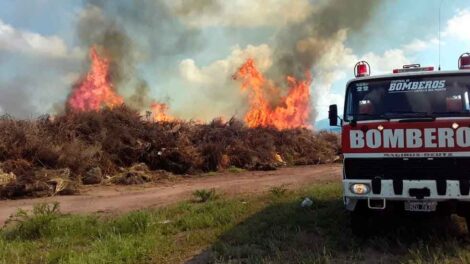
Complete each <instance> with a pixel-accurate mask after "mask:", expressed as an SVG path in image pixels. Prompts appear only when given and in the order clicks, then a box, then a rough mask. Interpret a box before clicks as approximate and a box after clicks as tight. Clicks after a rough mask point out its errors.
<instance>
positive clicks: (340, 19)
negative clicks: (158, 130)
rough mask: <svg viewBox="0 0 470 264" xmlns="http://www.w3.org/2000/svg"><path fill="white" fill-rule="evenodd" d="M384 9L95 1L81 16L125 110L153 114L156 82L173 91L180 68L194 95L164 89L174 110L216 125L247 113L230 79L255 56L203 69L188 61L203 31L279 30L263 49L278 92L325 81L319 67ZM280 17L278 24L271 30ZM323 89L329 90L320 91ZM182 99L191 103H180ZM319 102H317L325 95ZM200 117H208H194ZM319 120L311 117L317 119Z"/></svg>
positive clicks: (84, 37) (81, 31)
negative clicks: (215, 120) (293, 82)
mask: <svg viewBox="0 0 470 264" xmlns="http://www.w3.org/2000/svg"><path fill="white" fill-rule="evenodd" d="M379 2H380V1H374V0H357V1H343V0H331V1H326V0H318V1H315V4H312V3H311V2H308V1H305V0H299V1H296V2H295V3H296V4H290V3H291V2H290V1H285V2H283V1H271V0H266V1H264V2H263V3H265V4H264V5H263V4H256V5H252V6H251V5H250V4H249V3H250V2H249V1H247V2H245V1H234V2H227V1H221V0H187V1H186V0H185V1H183V0H174V1H170V0H141V1H104V0H88V1H87V6H86V8H85V9H84V10H83V11H82V13H81V14H80V17H79V23H78V27H77V32H78V38H79V40H80V42H81V44H82V45H83V46H91V45H97V46H98V47H101V48H103V49H102V50H101V52H104V54H103V55H105V56H106V57H107V58H109V60H110V62H111V65H110V70H111V76H110V77H111V78H112V81H113V84H114V85H115V87H116V89H117V90H118V92H119V94H121V95H123V96H124V97H125V98H126V103H127V104H128V105H130V106H132V107H134V108H136V109H146V108H147V107H148V106H149V104H150V103H151V102H152V99H151V97H152V94H154V93H153V92H154V91H155V90H153V89H155V88H156V86H155V84H156V83H155V82H157V84H158V83H160V82H159V81H160V80H161V81H165V80H166V81H167V83H169V82H168V80H171V79H172V78H175V77H177V76H176V75H175V74H177V70H178V69H177V68H175V67H177V66H178V65H177V64H175V62H176V61H178V60H179V61H181V63H180V64H179V67H180V68H179V73H180V74H181V76H180V77H183V79H182V82H183V84H187V87H166V88H165V87H164V89H168V90H169V89H173V91H176V90H178V89H180V90H179V92H173V93H174V94H173V96H176V98H172V99H173V100H172V101H174V102H175V104H174V105H173V104H172V105H170V108H171V109H173V110H174V112H175V113H177V114H178V115H179V116H180V117H187V116H190V117H195V118H204V119H209V118H211V117H215V116H217V115H233V114H239V113H241V112H244V111H246V107H247V106H246V104H247V102H246V97H245V95H243V94H241V93H240V92H239V90H238V88H237V87H236V83H234V82H233V81H232V80H231V78H230V76H231V75H232V74H233V73H234V72H235V71H236V69H237V67H239V66H240V65H242V64H243V62H244V61H242V60H243V59H242V58H244V57H246V56H245V54H251V53H252V52H250V51H249V50H250V49H252V48H247V50H246V51H243V52H238V53H237V52H236V49H235V51H234V53H233V54H231V55H229V57H228V58H226V59H223V60H219V61H216V62H214V63H213V64H209V65H206V66H196V63H195V61H193V60H191V59H186V60H183V58H188V56H194V54H196V53H197V51H198V50H199V49H202V48H203V44H204V41H203V39H202V36H201V34H200V30H201V28H202V27H204V26H207V25H209V26H214V25H219V26H224V27H225V30H226V32H229V31H230V30H232V29H233V27H241V28H244V27H260V26H261V27H263V26H264V27H266V26H272V27H273V28H274V30H273V28H271V29H267V28H265V29H263V30H273V33H274V38H273V39H271V43H269V46H266V47H265V48H263V49H262V50H269V52H265V53H263V56H264V57H265V54H268V53H269V58H265V59H264V60H269V61H270V63H269V65H270V66H269V67H266V68H265V71H266V75H267V76H268V77H269V78H270V79H272V80H274V82H275V83H276V85H277V86H280V87H285V86H286V76H293V77H296V78H297V79H304V78H305V72H306V71H310V70H311V69H312V68H314V71H313V73H314V79H315V77H316V76H315V74H316V73H317V72H318V73H319V74H323V75H324V74H325V71H322V70H319V71H315V67H317V66H318V67H322V65H323V64H325V63H324V60H325V56H328V58H329V59H331V58H334V56H332V54H331V52H330V50H331V49H332V47H336V46H338V42H341V43H343V42H344V41H345V39H346V35H352V34H360V33H361V32H362V30H363V28H364V26H365V25H366V23H367V22H368V21H369V20H370V18H371V16H372V14H373V13H374V11H375V10H376V8H377V7H378V5H379ZM288 8H291V9H292V8H293V10H295V12H288V11H284V10H290V9H288ZM253 12H255V13H257V14H258V13H259V15H256V14H254V13H253ZM291 13H295V14H298V15H297V16H292V15H290V14H291ZM246 14H248V15H246ZM276 17H279V19H278V20H279V21H278V22H275V23H274V22H273V23H272V24H271V25H270V24H269V23H270V21H273V20H276V19H273V18H276ZM259 47H264V46H259ZM240 54H243V56H242V55H240ZM237 56H238V57H237ZM263 56H261V57H263ZM252 57H253V56H252ZM245 59H246V58H245ZM338 63H339V62H338ZM142 65H144V66H145V68H147V69H148V68H151V69H152V70H153V72H154V74H155V75H156V76H157V77H155V78H151V79H149V78H147V79H146V78H145V77H148V75H145V72H146V71H145V70H142V68H141V66H142ZM317 77H318V76H317ZM162 78H164V79H162ZM323 79H325V78H323ZM323 79H322V80H323ZM326 79H328V80H329V79H333V78H329V77H328V78H326ZM326 79H325V80H326ZM328 80H326V81H325V82H327V81H328ZM170 83H171V82H170ZM314 83H315V82H314ZM190 86H193V87H190ZM323 87H326V85H325V86H322V88H319V89H324V88H323ZM191 88H195V89H193V90H191ZM313 89H315V87H314V88H313ZM183 90H184V91H183ZM325 92H328V91H325ZM177 93H182V94H184V96H178V95H175V94H177ZM313 94H314V95H317V94H318V91H316V92H315V91H314V92H313ZM187 95H190V96H187ZM272 97H273V100H272V101H273V104H275V103H276V102H277V101H279V100H278V99H279V98H276V96H272ZM175 99H176V100H175ZM314 100H315V99H314ZM208 105H211V106H212V107H210V108H208V107H207V106H208ZM195 113H198V114H200V115H201V116H194V114H195ZM315 115H316V114H315V110H312V115H311V116H312V119H313V118H315Z"/></svg>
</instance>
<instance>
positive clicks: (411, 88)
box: [344, 75, 470, 121]
mask: <svg viewBox="0 0 470 264" xmlns="http://www.w3.org/2000/svg"><path fill="white" fill-rule="evenodd" d="M469 89H470V76H467V75H465V76H463V75H458V76H432V77H431V76H406V77H403V78H390V79H378V80H368V81H362V82H361V81H356V82H352V83H351V84H350V85H349V86H348V88H347V95H346V106H345V116H344V117H345V120H346V121H352V120H371V119H384V118H385V119H390V118H409V117H410V118H411V117H413V118H414V117H442V116H450V117H452V116H470V103H469Z"/></svg>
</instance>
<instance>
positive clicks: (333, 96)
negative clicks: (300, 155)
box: [0, 0, 470, 119]
mask: <svg viewBox="0 0 470 264" xmlns="http://www.w3.org/2000/svg"><path fill="white" fill-rule="evenodd" d="M322 1H324V0H298V1H295V2H292V1H288V0H265V2H264V3H268V5H269V7H270V8H266V7H263V6H257V7H254V6H252V5H250V3H252V1H249V0H246V1H244V0H234V1H230V3H229V4H227V3H228V1H221V2H220V3H223V5H227V6H223V7H222V9H221V11H220V14H215V15H214V14H209V15H207V14H206V15H204V16H200V15H198V16H195V15H193V16H191V15H189V16H185V17H182V16H181V15H178V14H177V12H174V13H172V16H174V17H172V18H171V19H172V23H170V24H169V25H170V26H174V27H178V28H179V29H180V31H181V30H182V31H181V32H183V33H182V34H186V33H185V32H187V31H185V29H181V28H189V29H191V30H193V29H194V30H195V31H197V32H198V36H197V38H196V39H195V40H194V43H193V44H192V45H191V43H190V45H189V48H188V47H187V48H186V49H185V50H184V51H181V53H178V52H172V53H171V54H165V55H163V54H154V55H155V56H151V57H149V58H143V59H142V57H145V53H143V54H144V55H141V54H140V55H139V56H140V57H139V58H140V59H141V60H139V62H138V64H137V65H136V67H137V69H138V72H139V75H141V77H142V78H143V79H145V80H146V81H147V82H148V83H149V87H150V89H151V92H150V95H149V96H150V97H152V98H154V99H155V100H159V101H167V102H169V103H170V107H171V111H172V113H173V114H176V115H180V116H182V117H184V118H205V119H209V118H211V117H214V116H217V115H225V116H231V115H241V114H242V113H243V111H245V110H246V109H245V108H244V106H243V102H244V101H243V100H244V98H243V96H240V92H239V90H238V89H237V87H236V86H235V84H233V83H231V82H230V81H231V80H230V78H229V77H230V76H231V74H232V73H233V71H234V70H235V69H236V68H237V67H238V66H239V65H240V64H241V63H243V61H244V59H245V58H246V57H248V56H251V57H255V59H256V60H257V62H258V64H259V66H260V68H261V69H262V70H266V71H267V70H268V69H269V68H270V67H272V65H271V64H272V55H273V50H274V49H275V47H274V46H273V45H274V44H273V39H274V38H275V35H276V34H277V32H279V31H280V30H282V28H283V27H284V26H286V24H289V23H300V22H302V19H303V16H304V14H303V12H304V11H305V10H310V9H311V10H315V7H316V6H317V5H318V4H319V3H321V2H322ZM85 2H87V1H65V0H64V1H59V0H3V1H1V2H0V111H2V112H8V113H11V114H13V115H16V116H20V117H28V116H35V115H38V114H41V113H45V112H55V111H60V109H61V108H62V107H63V101H64V99H65V98H66V96H67V94H68V92H69V91H70V87H71V86H72V85H73V83H74V82H75V81H76V80H77V79H78V77H79V76H80V74H82V73H83V71H84V70H85V69H86V67H87V56H86V54H87V53H86V50H87V48H88V47H86V46H84V45H83V44H82V42H81V41H80V39H79V38H78V36H77V23H78V22H79V19H80V16H81V15H82V14H83V12H85V11H86V10H87V8H90V4H89V3H88V4H87V3H85ZM92 2H93V1H92ZM161 2H163V3H164V4H165V5H167V6H168V9H169V10H170V11H171V10H176V9H174V6H173V5H178V3H180V4H181V0H175V1H170V0H161ZM183 2H184V1H183ZM254 2H256V1H254ZM382 2H383V3H382V4H381V5H380V6H379V8H378V10H377V11H376V12H374V13H373V16H372V17H371V19H370V20H369V21H368V22H367V24H366V25H365V27H364V28H363V29H362V32H361V34H351V33H350V32H349V31H348V29H347V28H345V29H344V31H341V32H338V34H337V36H336V37H335V39H334V41H333V42H332V43H331V49H330V50H328V51H326V52H325V53H326V54H325V56H324V59H323V60H322V61H319V62H318V63H316V64H315V67H313V68H312V69H311V71H312V72H314V73H316V75H315V76H316V79H315V80H314V81H313V83H312V87H311V90H312V103H313V104H314V105H315V107H316V110H317V112H318V115H317V119H322V118H325V117H326V109H327V105H328V104H330V103H338V104H342V100H343V93H344V84H345V82H346V81H347V80H348V79H350V78H352V77H353V76H352V69H353V66H354V63H355V62H356V61H357V60H362V59H366V60H368V61H369V62H370V63H371V67H372V71H373V74H374V73H388V72H391V70H392V69H393V68H395V67H401V65H402V64H405V63H421V64H422V65H433V66H436V67H437V64H438V45H437V38H438V32H439V30H438V29H439V26H438V17H439V12H438V10H439V5H440V4H441V0H416V1H406V0H397V1H391V0H388V1H387V0H384V1H382ZM174 3H176V4H174ZM108 4H110V2H108ZM102 12H103V16H108V17H110V16H111V17H112V16H113V15H118V14H119V10H117V11H116V10H114V11H112V12H111V11H110V12H108V13H107V11H106V10H103V11H102ZM305 12H307V11H305ZM312 12H314V11H312ZM156 14H159V13H158V12H156ZM441 15H442V18H441V35H442V38H441V39H442V41H441V47H442V52H441V58H442V68H443V69H445V70H447V69H448V70H454V69H456V67H457V65H456V64H457V58H458V56H459V55H460V54H461V53H463V52H465V51H470V1H467V0H442V10H441ZM116 19H117V23H120V22H122V21H124V20H119V18H118V17H117V18H116ZM122 23H124V22H122ZM123 27H124V28H125V29H126V30H127V32H128V33H129V35H130V36H131V38H133V39H135V40H136V42H137V43H138V45H142V44H143V43H146V45H148V46H149V47H152V45H154V43H150V42H151V41H152V39H147V38H146V36H145V34H141V35H139V36H136V35H135V34H136V33H135V30H134V28H133V27H130V26H127V25H124V26H123ZM168 32H169V33H168ZM166 34H171V30H170V31H167V33H166ZM170 37H172V36H169V35H167V36H165V35H161V36H158V38H157V39H167V38H170ZM160 44H161V45H165V43H164V42H161V43H160V42H159V45H160ZM245 99H246V98H245ZM208 106H210V107H208Z"/></svg>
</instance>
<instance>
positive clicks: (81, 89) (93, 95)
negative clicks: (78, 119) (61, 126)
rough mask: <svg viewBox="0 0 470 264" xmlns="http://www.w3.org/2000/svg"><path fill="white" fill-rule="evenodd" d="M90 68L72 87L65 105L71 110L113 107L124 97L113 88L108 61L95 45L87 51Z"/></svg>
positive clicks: (122, 100) (120, 102)
mask: <svg viewBox="0 0 470 264" xmlns="http://www.w3.org/2000/svg"><path fill="white" fill-rule="evenodd" d="M89 56H90V60H91V66H90V70H89V72H88V73H87V75H86V76H85V78H83V79H82V80H81V81H80V83H78V85H77V86H76V87H75V88H74V89H73V91H72V93H71V95H70V96H69V99H68V102H67V105H68V107H69V108H70V109H71V110H73V111H97V110H99V109H101V108H102V107H110V108H112V107H115V106H118V105H121V104H123V103H124V99H123V98H122V97H121V96H120V95H118V94H117V93H116V92H115V91H114V88H113V85H112V83H111V81H110V78H109V61H108V60H107V59H106V58H104V57H102V56H100V54H98V52H97V51H96V47H91V48H90V52H89Z"/></svg>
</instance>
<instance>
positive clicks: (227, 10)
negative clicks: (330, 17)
mask: <svg viewBox="0 0 470 264" xmlns="http://www.w3.org/2000/svg"><path fill="white" fill-rule="evenodd" d="M167 2H168V4H169V5H170V6H171V8H172V9H173V10H174V12H175V13H176V14H177V15H178V16H179V17H181V18H182V20H183V21H184V22H185V23H186V24H188V25H190V26H193V27H208V26H226V27H260V26H280V25H285V24H289V23H297V22H300V21H303V20H304V19H305V18H306V17H307V16H308V15H309V14H310V13H311V12H312V8H313V7H312V5H311V4H310V2H309V1H308V0H296V1H290V0H261V1H246V0H231V1H224V0H203V1H201V0H174V1H167Z"/></svg>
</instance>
